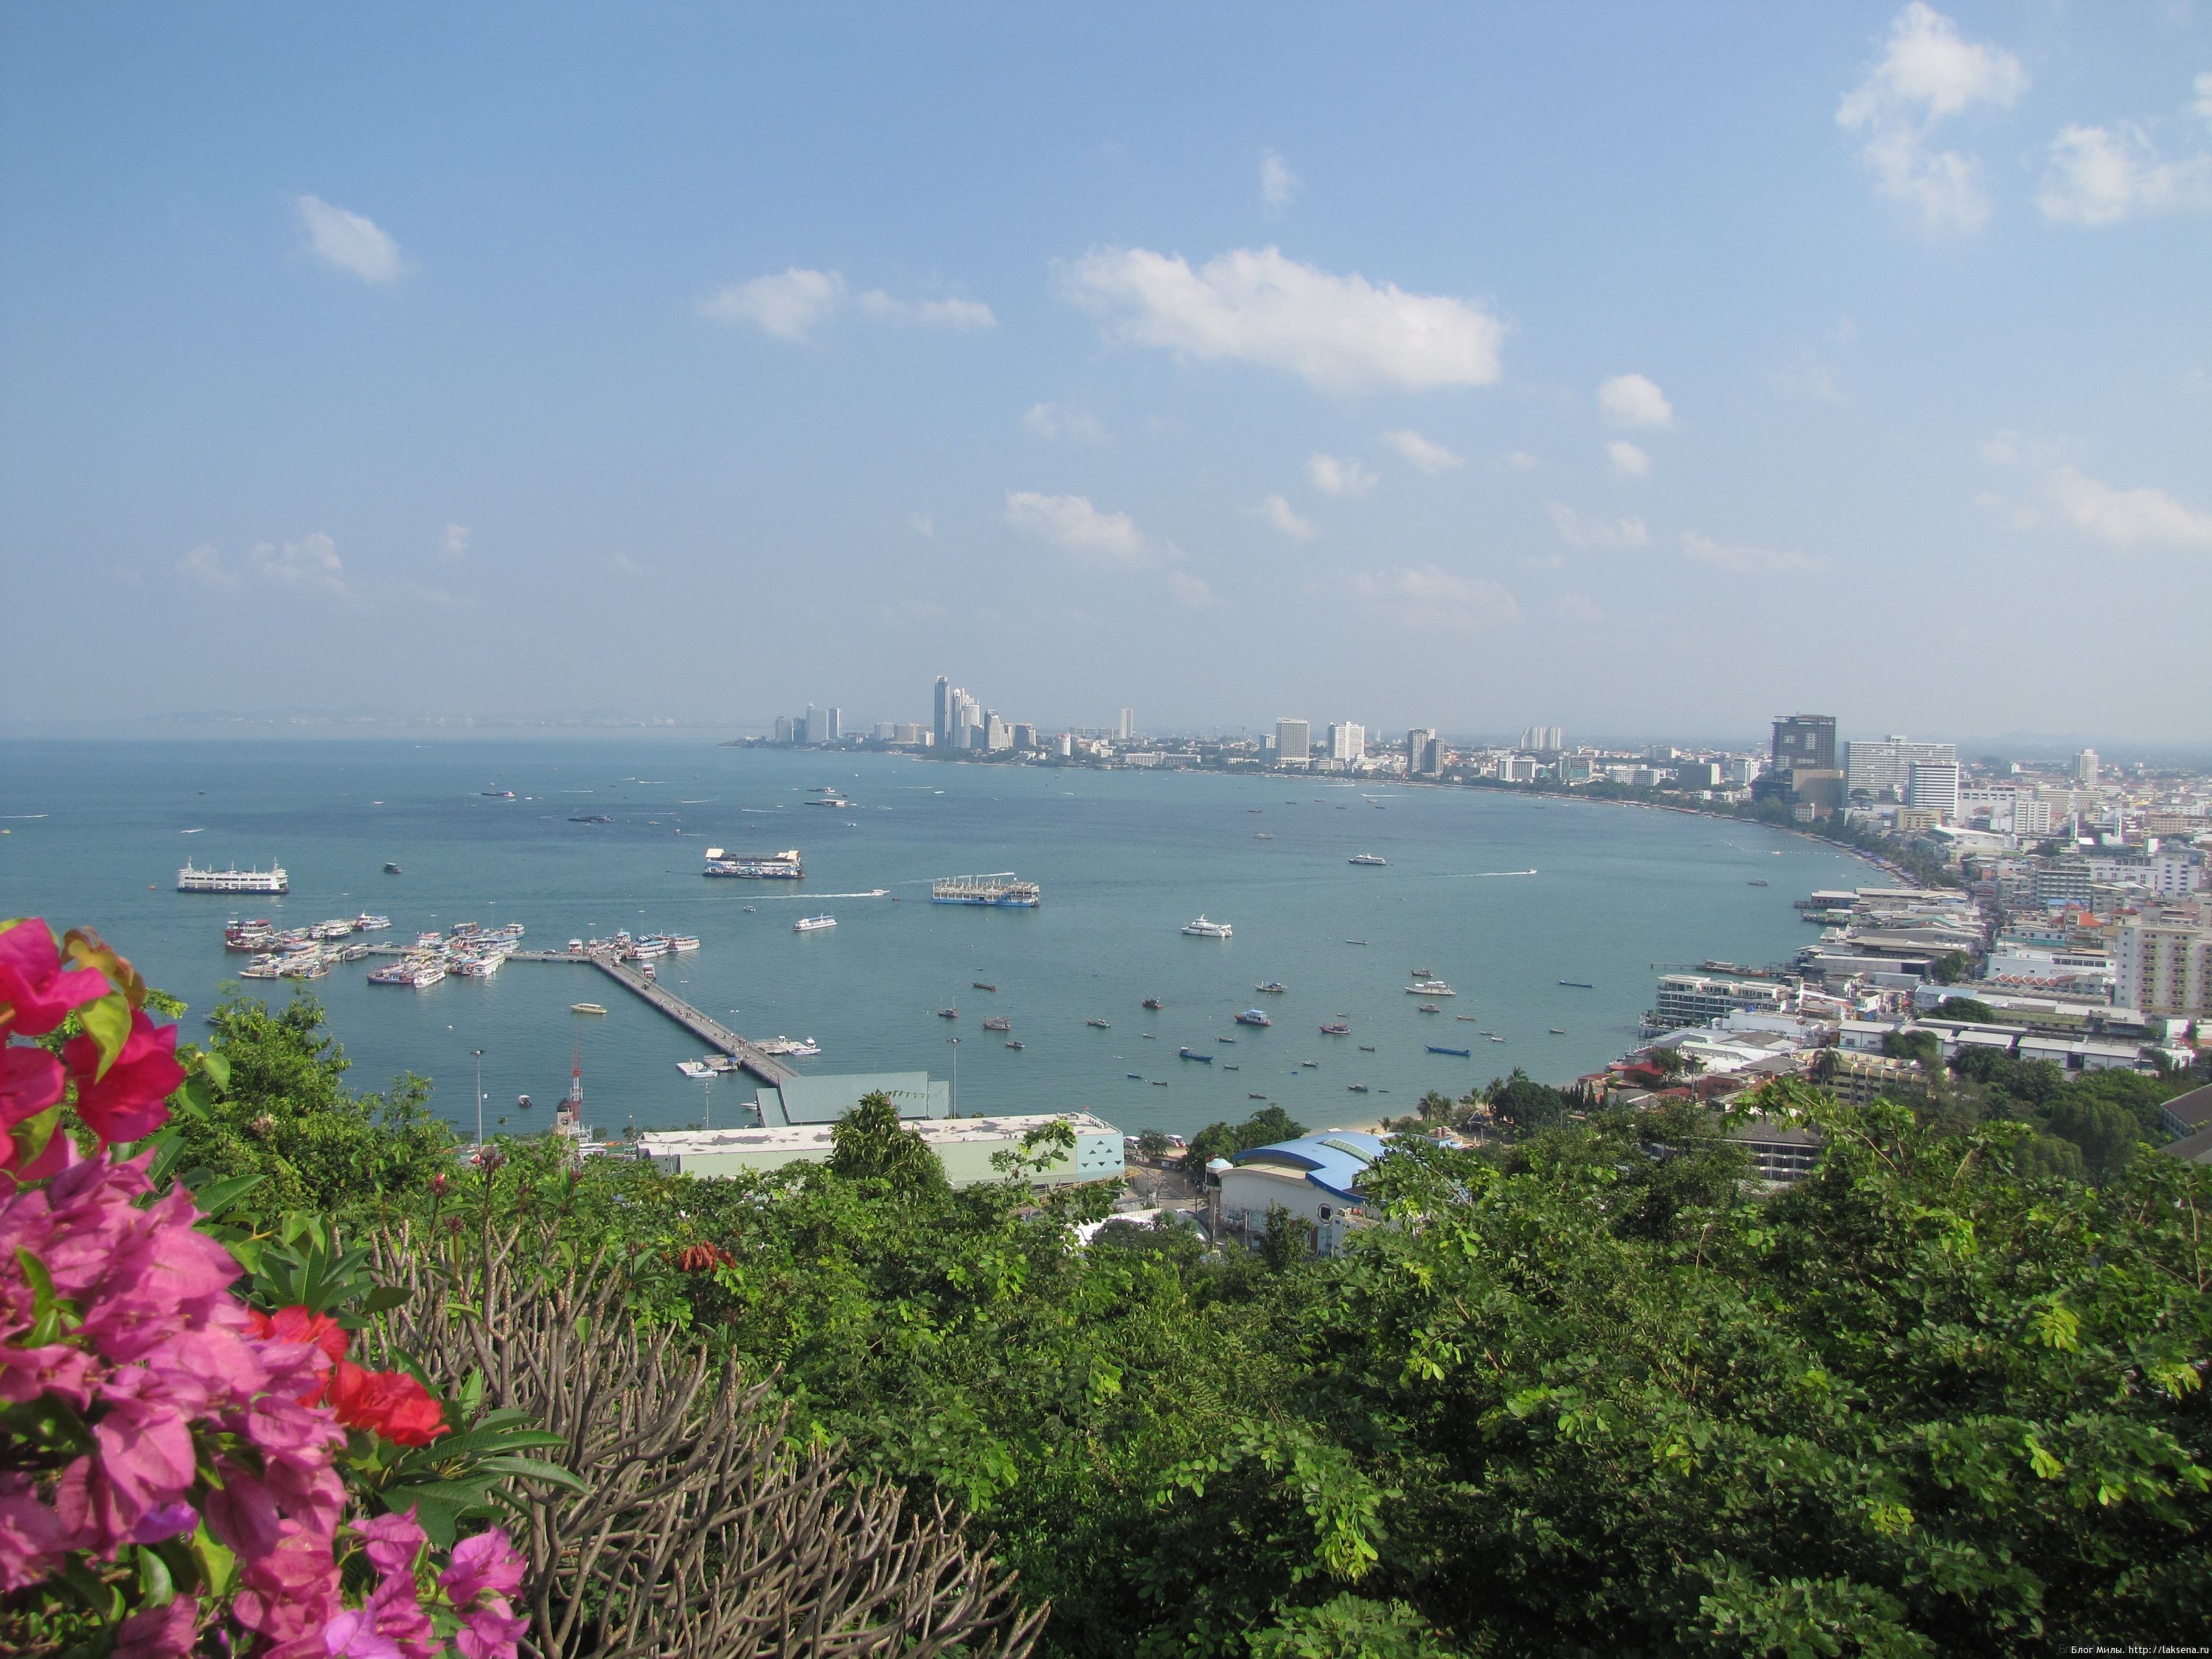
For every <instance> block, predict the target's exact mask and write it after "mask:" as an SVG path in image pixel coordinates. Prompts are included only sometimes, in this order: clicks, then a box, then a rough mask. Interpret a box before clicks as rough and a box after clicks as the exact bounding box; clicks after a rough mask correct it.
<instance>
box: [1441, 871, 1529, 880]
mask: <svg viewBox="0 0 2212 1659" xmlns="http://www.w3.org/2000/svg"><path fill="white" fill-rule="evenodd" d="M1535 873H1536V872H1534V870H1462V871H1461V872H1459V873H1458V874H1457V875H1455V876H1448V877H1446V878H1445V879H1446V880H1448V881H1479V880H1480V879H1481V878H1483V877H1485V876H1533V875H1534V874H1535Z"/></svg>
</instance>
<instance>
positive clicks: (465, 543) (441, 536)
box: [438, 524, 469, 559]
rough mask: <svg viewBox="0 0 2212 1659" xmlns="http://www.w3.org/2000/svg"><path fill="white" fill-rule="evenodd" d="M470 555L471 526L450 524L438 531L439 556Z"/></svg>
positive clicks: (459, 557) (448, 557)
mask: <svg viewBox="0 0 2212 1659" xmlns="http://www.w3.org/2000/svg"><path fill="white" fill-rule="evenodd" d="M438 556H439V557H440V558H441V559H465V558H466V557H468V556H469V527H468V526H466V525H465V524H449V525H447V526H446V527H445V528H444V529H443V530H441V531H440V532H438Z"/></svg>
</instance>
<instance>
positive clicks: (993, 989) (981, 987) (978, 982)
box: [968, 979, 999, 992]
mask: <svg viewBox="0 0 2212 1659" xmlns="http://www.w3.org/2000/svg"><path fill="white" fill-rule="evenodd" d="M968 982H969V984H970V985H972V986H974V987H975V988H976V989H977V990H979V991H991V992H996V991H997V990H998V988H999V987H997V986H995V985H987V984H985V983H984V982H983V981H981V980H980V979H971V980H969V981H968Z"/></svg>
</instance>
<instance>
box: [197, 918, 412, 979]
mask: <svg viewBox="0 0 2212 1659" xmlns="http://www.w3.org/2000/svg"><path fill="white" fill-rule="evenodd" d="M391 926H392V918H391V917H390V916H373V915H368V914H366V913H364V914H362V915H358V916H355V917H353V918H351V919H350V920H348V919H347V918H345V917H343V916H341V917H337V918H335V919H333V920H331V921H319V922H316V923H314V924H313V925H312V926H310V927H284V928H279V927H277V926H276V924H275V923H274V922H272V921H270V920H269V919H268V918H267V917H265V916H257V917H255V918H253V919H252V921H240V920H239V919H238V918H236V917H233V918H232V919H231V920H230V921H228V922H226V923H225V924H224V925H223V930H222V948H223V949H224V950H226V951H248V952H251V953H252V958H253V959H252V961H251V962H249V963H246V966H245V967H243V968H241V969H239V977H240V979H320V978H322V977H323V975H325V974H327V973H329V972H330V971H331V969H333V968H335V967H337V965H338V963H341V962H358V961H360V960H361V959H362V957H365V956H367V955H368V945H362V944H360V943H358V942H356V943H355V944H351V945H341V944H339V943H338V942H337V941H339V940H340V939H349V938H350V937H351V936H352V935H354V934H356V933H375V932H377V931H379V930H380V929H382V928H386V927H391Z"/></svg>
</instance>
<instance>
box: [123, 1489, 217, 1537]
mask: <svg viewBox="0 0 2212 1659" xmlns="http://www.w3.org/2000/svg"><path fill="white" fill-rule="evenodd" d="M199 1523H200V1512H199V1511H198V1510H196V1509H194V1508H193V1507H192V1506H191V1504H187V1503H185V1502H183V1501H182V1500H181V1499H179V1501H178V1502H176V1503H174V1504H156V1505H155V1507H154V1508H152V1509H150V1510H147V1511H146V1513H145V1514H143V1515H142V1516H139V1517H138V1524H137V1526H135V1527H133V1528H131V1542H132V1543H134V1544H158V1543H161V1541H163V1540H165V1539H170V1538H181V1537H182V1536H184V1534H186V1533H188V1532H190V1531H191V1529H192V1528H194V1527H197V1525H199Z"/></svg>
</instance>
